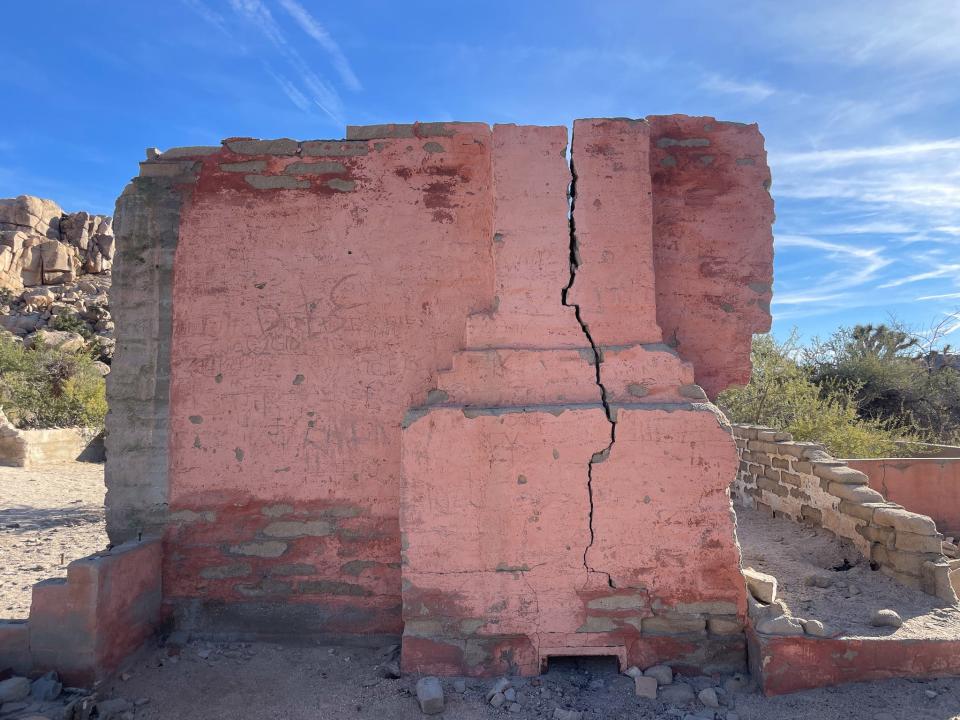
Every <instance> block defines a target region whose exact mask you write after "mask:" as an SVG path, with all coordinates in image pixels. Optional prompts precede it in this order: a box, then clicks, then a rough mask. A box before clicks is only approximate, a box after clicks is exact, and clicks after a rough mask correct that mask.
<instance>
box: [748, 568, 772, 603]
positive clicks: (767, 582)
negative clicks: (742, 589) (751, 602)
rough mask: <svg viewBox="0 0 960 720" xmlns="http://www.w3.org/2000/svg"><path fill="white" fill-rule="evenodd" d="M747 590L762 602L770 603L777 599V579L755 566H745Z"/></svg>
mask: <svg viewBox="0 0 960 720" xmlns="http://www.w3.org/2000/svg"><path fill="white" fill-rule="evenodd" d="M743 579H744V580H745V581H746V584H747V590H748V591H749V592H750V594H751V595H752V596H753V597H755V598H756V599H757V600H759V601H760V602H762V603H767V604H770V603H772V602H774V601H775V600H776V599H777V579H776V578H775V577H774V576H773V575H768V574H767V573H762V572H760V571H759V570H754V569H753V568H749V567H748V568H743Z"/></svg>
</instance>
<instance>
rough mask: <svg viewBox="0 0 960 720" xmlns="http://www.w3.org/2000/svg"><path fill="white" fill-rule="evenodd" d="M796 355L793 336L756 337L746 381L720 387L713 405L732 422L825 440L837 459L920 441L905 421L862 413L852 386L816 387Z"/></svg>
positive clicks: (891, 451)
mask: <svg viewBox="0 0 960 720" xmlns="http://www.w3.org/2000/svg"><path fill="white" fill-rule="evenodd" d="M797 354H798V348H797V345H796V339H795V337H791V338H790V339H789V340H787V342H784V343H778V342H777V341H776V340H775V339H774V338H773V337H772V336H770V335H758V336H757V337H755V338H754V341H753V350H752V353H751V359H752V361H753V374H752V376H751V379H750V384H749V385H746V386H744V387H740V388H731V389H730V390H726V391H724V392H723V393H721V394H720V396H719V398H718V399H717V404H718V405H720V406H721V407H722V408H723V409H724V411H725V412H726V414H727V416H728V417H729V418H730V419H731V420H732V421H733V422H738V423H750V424H757V425H766V426H769V427H772V428H776V429H778V430H785V431H787V432H789V433H792V434H793V436H794V438H795V439H797V440H810V441H815V442H820V443H823V444H824V445H826V446H827V448H828V449H829V451H830V452H831V453H832V454H833V455H835V456H836V457H843V458H855V457H890V456H895V455H902V454H904V450H903V449H902V448H901V447H899V446H897V444H896V441H897V440H917V439H919V438H918V437H917V435H916V433H915V432H914V431H913V430H912V429H910V427H909V423H904V422H898V421H896V420H894V419H883V418H864V417H861V416H860V414H859V406H858V403H857V392H858V390H859V388H858V387H857V386H856V384H853V383H847V384H835V385H832V386H828V385H826V384H824V385H821V386H818V385H817V384H815V383H814V382H813V381H812V380H811V378H810V374H809V372H808V371H807V370H806V369H805V368H804V367H802V366H801V365H800V364H799V363H798V362H797V361H796V359H795V358H796V356H797Z"/></svg>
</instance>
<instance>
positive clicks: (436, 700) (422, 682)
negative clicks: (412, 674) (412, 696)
mask: <svg viewBox="0 0 960 720" xmlns="http://www.w3.org/2000/svg"><path fill="white" fill-rule="evenodd" d="M417 701H418V702H419V703H420V710H421V711H422V712H423V714H424V715H436V714H438V713H442V712H443V685H441V684H440V680H438V679H437V678H435V677H432V676H430V677H424V678H420V679H419V680H418V681H417Z"/></svg>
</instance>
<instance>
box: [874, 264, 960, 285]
mask: <svg viewBox="0 0 960 720" xmlns="http://www.w3.org/2000/svg"><path fill="white" fill-rule="evenodd" d="M951 275H956V276H960V263H947V264H945V265H941V266H940V267H937V268H935V269H933V270H927V271H926V272H921V273H915V274H913V275H907V276H906V277H902V278H897V279H896V280H891V281H890V282H886V283H884V284H883V285H881V286H880V287H881V288H893V287H900V286H901V285H908V284H910V283H915V282H920V281H921V280H932V279H934V278H942V277H950V276H951Z"/></svg>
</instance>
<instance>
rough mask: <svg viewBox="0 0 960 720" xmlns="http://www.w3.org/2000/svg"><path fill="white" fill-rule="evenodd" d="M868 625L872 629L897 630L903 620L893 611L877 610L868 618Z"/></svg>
mask: <svg viewBox="0 0 960 720" xmlns="http://www.w3.org/2000/svg"><path fill="white" fill-rule="evenodd" d="M870 624H871V625H873V626H874V627H892V628H898V627H900V626H901V625H903V618H901V617H900V615H899V614H897V613H896V612H895V611H893V610H886V609H885V610H877V611H876V612H875V613H874V614H873V617H871V618H870Z"/></svg>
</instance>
